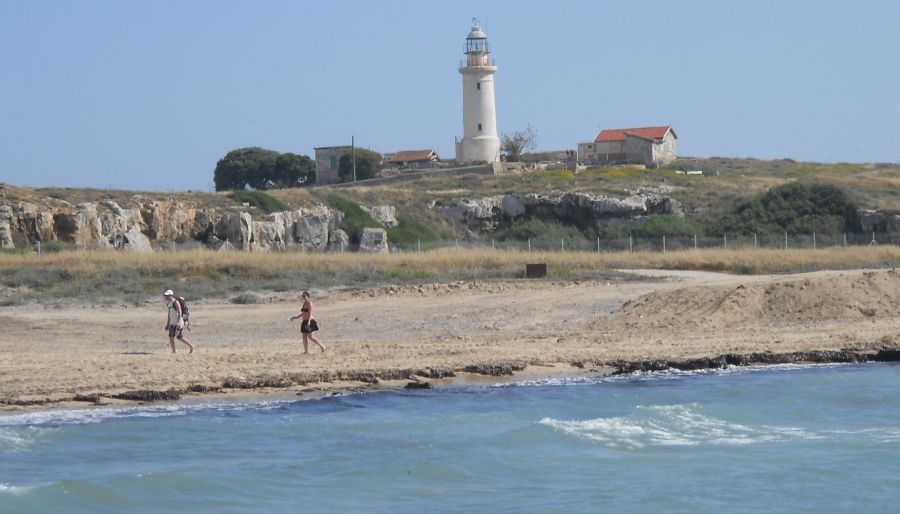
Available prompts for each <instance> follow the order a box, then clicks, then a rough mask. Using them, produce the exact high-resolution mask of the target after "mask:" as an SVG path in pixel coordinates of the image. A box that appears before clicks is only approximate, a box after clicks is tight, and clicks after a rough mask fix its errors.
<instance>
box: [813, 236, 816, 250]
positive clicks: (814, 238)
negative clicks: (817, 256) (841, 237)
mask: <svg viewBox="0 0 900 514" xmlns="http://www.w3.org/2000/svg"><path fill="white" fill-rule="evenodd" d="M815 249H816V233H815V232H813V250H815Z"/></svg>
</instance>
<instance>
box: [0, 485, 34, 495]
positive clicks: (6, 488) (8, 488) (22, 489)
mask: <svg viewBox="0 0 900 514" xmlns="http://www.w3.org/2000/svg"><path fill="white" fill-rule="evenodd" d="M32 489H34V487H32V486H19V485H9V484H4V483H3V482H0V494H2V493H9V494H15V495H22V494H25V493H27V492H28V491H30V490H32Z"/></svg>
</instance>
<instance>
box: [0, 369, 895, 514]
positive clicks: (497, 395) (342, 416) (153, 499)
mask: <svg viewBox="0 0 900 514" xmlns="http://www.w3.org/2000/svg"><path fill="white" fill-rule="evenodd" d="M898 391H900V366H897V365H890V364H871V365H856V366H813V367H792V366H787V367H777V368H762V369H732V370H726V371H724V372H719V373H696V374H648V375H642V376H632V377H615V378H605V379H587V380H568V381H567V380H556V381H546V382H533V383H519V384H515V385H506V386H490V387H461V388H447V389H439V390H431V391H416V392H405V391H399V392H382V393H369V394H350V395H344V396H338V397H329V398H325V399H321V400H305V401H294V402H270V403H264V402H260V403H248V404H207V405H183V404H179V405H164V406H152V407H136V408H129V409H107V408H99V409H94V410H84V411H57V412H43V413H27V414H14V415H6V416H0V511H2V512H29V513H32V512H126V511H127V512H348V511H357V512H423V511H437V512H608V511H616V512H855V513H861V512H867V513H868V512H897V511H898V510H900V507H898V505H900V504H898V501H900V394H898Z"/></svg>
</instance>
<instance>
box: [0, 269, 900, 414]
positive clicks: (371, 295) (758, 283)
mask: <svg viewBox="0 0 900 514" xmlns="http://www.w3.org/2000/svg"><path fill="white" fill-rule="evenodd" d="M633 273H635V274H636V275H639V276H642V277H645V278H644V279H641V280H634V281H618V282H581V281H572V282H545V281H534V282H530V281H511V282H471V283H469V282H465V283H452V284H428V285H421V286H418V285H415V286H402V287H395V286H383V287H377V288H371V289H362V290H340V291H321V292H314V301H315V311H316V318H317V319H318V321H319V324H320V326H321V328H322V330H321V331H320V332H319V336H320V338H321V340H322V342H323V343H324V344H325V346H326V348H327V351H326V352H325V353H319V352H316V351H313V350H314V349H315V346H313V345H311V348H310V354H309V355H302V354H301V352H302V345H301V344H300V334H299V323H298V322H295V323H290V322H289V321H288V317H289V316H291V315H293V314H296V313H297V312H298V311H299V303H298V297H299V292H298V293H297V294H280V295H279V296H269V297H266V298H265V303H259V304H252V305H235V304H231V303H227V302H223V301H219V302H202V301H200V302H193V303H191V305H190V307H191V313H192V318H191V320H192V321H191V324H192V329H191V331H190V332H186V334H187V335H188V337H189V338H190V339H191V340H192V341H194V342H195V343H196V345H197V350H196V351H195V352H194V353H193V354H188V353H187V351H186V350H187V347H185V346H184V345H182V344H180V343H177V344H178V346H177V350H178V351H177V353H175V354H172V353H170V352H169V349H168V340H167V337H166V333H165V331H164V330H163V327H164V324H165V315H166V311H165V308H164V306H163V303H162V299H161V298H160V301H159V302H158V303H148V304H145V305H141V306H137V307H135V306H131V307H125V306H117V307H102V306H100V305H87V304H82V303H77V304H75V303H72V304H68V305H65V304H64V305H63V306H61V307H60V306H52V307H49V306H48V307H45V306H35V305H30V306H29V305H24V306H15V307H4V308H3V310H2V311H0V325H2V326H3V330H2V332H0V356H2V357H0V402H3V404H2V405H0V408H2V409H6V410H10V409H20V408H23V406H25V404H27V403H29V402H34V403H38V404H42V405H43V406H44V407H58V406H62V405H64V404H66V403H67V402H69V401H70V400H71V399H72V398H73V397H74V396H75V395H79V394H80V395H100V396H102V397H104V398H103V399H102V401H103V402H104V403H107V402H110V401H112V400H109V399H108V397H109V396H112V395H115V394H118V393H122V392H125V391H134V390H159V391H162V390H168V389H173V388H174V389H178V390H188V389H190V388H192V387H193V388H195V389H205V388H209V389H217V390H220V391H219V393H218V394H233V393H232V389H231V388H227V387H226V388H224V389H223V388H222V386H223V384H225V383H231V384H234V383H240V382H241V381H244V380H257V379H259V378H260V377H268V379H270V381H272V382H273V383H277V382H278V379H279V377H289V376H295V377H296V376H298V374H304V376H314V375H315V374H316V373H324V374H330V375H331V376H334V375H335V374H339V373H341V372H344V373H348V376H350V374H352V373H351V372H353V373H361V372H366V371H372V372H380V371H385V370H409V369H412V370H424V369H438V370H440V369H446V370H456V371H459V370H462V369H463V368H464V367H466V366H471V365H479V364H492V363H509V362H515V363H519V364H523V365H527V368H526V370H525V371H524V372H523V373H525V374H530V375H535V376H537V375H551V374H568V375H574V374H578V373H587V372H602V371H603V370H602V369H601V367H602V365H603V363H606V362H610V361H615V360H640V359H685V358H695V357H707V356H716V355H721V354H725V353H750V352H766V351H770V352H775V353H783V352H792V351H804V350H840V349H851V350H858V351H874V350H878V349H881V348H893V347H895V346H896V344H895V340H896V336H897V335H898V334H900V316H898V315H897V306H898V305H900V272H897V271H895V270H851V271H819V272H812V273H801V274H791V275H755V276H746V275H730V274H722V273H712V272H690V271H665V272H661V271H634V272H633ZM179 293H181V294H185V295H188V296H189V295H190V291H189V287H188V286H183V290H182V291H179ZM573 363H575V365H573ZM518 376H528V375H521V374H520V375H518ZM456 380H457V381H459V380H465V378H457V379H456ZM403 383H405V380H403V381H397V382H396V383H388V386H396V385H397V384H403ZM359 385H361V383H359V382H353V381H337V382H335V381H331V382H329V383H317V384H302V385H296V384H294V385H291V386H290V387H286V388H275V389H264V390H255V391H253V394H260V393H265V392H267V391H268V392H273V391H274V393H273V394H295V392H302V391H307V392H312V391H318V392H322V391H328V390H330V389H333V388H347V387H357V386H359ZM198 386H200V387H198ZM382 386H384V384H382ZM243 394H247V392H246V391H243Z"/></svg>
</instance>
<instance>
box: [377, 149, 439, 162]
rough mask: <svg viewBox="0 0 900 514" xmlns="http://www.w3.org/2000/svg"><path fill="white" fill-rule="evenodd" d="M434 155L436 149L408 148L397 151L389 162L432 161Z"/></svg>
mask: <svg viewBox="0 0 900 514" xmlns="http://www.w3.org/2000/svg"><path fill="white" fill-rule="evenodd" d="M432 155H434V150H406V151H403V152H397V153H395V154H394V156H393V157H391V158H390V159H388V162H416V161H430V160H431V156H432Z"/></svg>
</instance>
